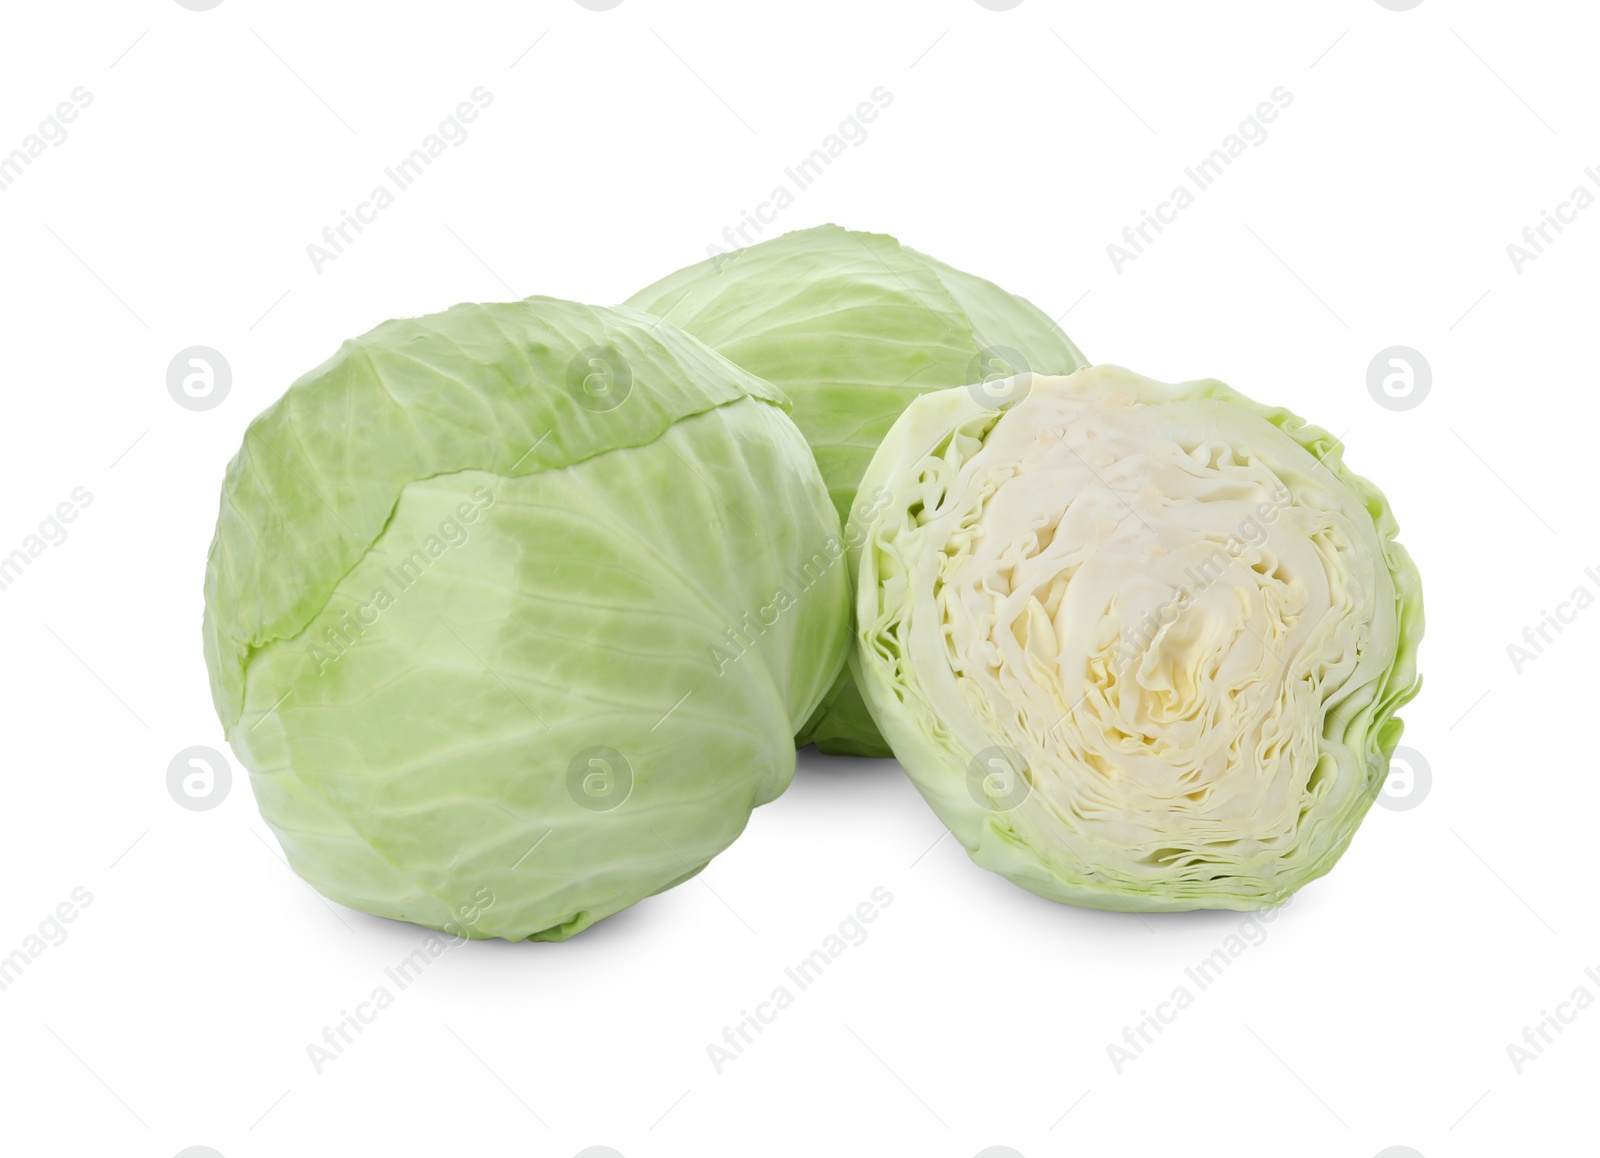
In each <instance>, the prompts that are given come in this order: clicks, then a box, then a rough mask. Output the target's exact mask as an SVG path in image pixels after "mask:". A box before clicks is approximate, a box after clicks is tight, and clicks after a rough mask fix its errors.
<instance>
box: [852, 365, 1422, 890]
mask: <svg viewBox="0 0 1600 1158" xmlns="http://www.w3.org/2000/svg"><path fill="white" fill-rule="evenodd" d="M997 398H999V399H1002V400H1003V401H1002V404H1001V407H1000V408H999V409H996V408H995V399H997ZM862 490H863V493H869V492H872V493H883V494H886V495H887V496H889V498H888V500H887V511H886V513H885V514H884V515H883V516H880V517H879V519H878V520H877V522H876V524H875V525H874V527H873V528H872V529H871V530H870V531H869V532H868V533H867V534H866V535H865V536H864V540H865V541H864V543H863V544H862V546H861V547H860V548H858V549H857V550H856V552H855V555H854V559H855V563H856V567H857V580H858V586H857V592H856V598H857V604H856V614H857V621H858V624H859V626H858V629H857V640H856V646H855V648H854V651H853V655H852V659H851V663H852V667H853V669H854V671H855V674H856V678H857V680H858V682H859V683H860V685H861V687H862V689H863V692H864V694H865V698H866V701H867V703H868V706H869V707H870V708H871V710H872V713H873V716H874V718H875V719H876V720H877V722H878V724H879V726H880V727H881V728H882V729H883V732H884V734H885V735H886V736H887V737H888V739H889V741H890V743H891V744H892V745H893V747H894V749H895V752H896V754H897V755H898V756H899V758H900V761H901V763H902V764H903V765H904V767H905V768H906V771H907V772H908V773H909V774H910V776H911V777H912V779H913V780H914V781H915V783H916V785H917V787H918V788H919V790H920V791H921V792H922V794H923V795H924V797H925V798H926V799H927V800H928V802H929V803H930V804H931V805H932V807H933V808H934V810H935V812H937V813H938V815H939V816H940V818H941V819H942V820H943V821H944V822H945V823H946V824H947V825H948V826H949V827H950V828H951V830H952V831H953V832H954V834H955V835H956V836H957V837H958V838H959V839H960V840H961V842H962V844H963V845H965V846H966V848H967V849H968V851H969V853H970V854H971V856H972V857H973V859H974V860H976V861H977V862H978V863H980V864H982V865H984V866H985V867H988V868H991V869H993V870H995V871H997V872H1000V873H1002V874H1004V875H1006V876H1008V877H1010V878H1011V879H1012V880H1014V881H1016V882H1017V883H1019V884H1021V885H1023V886H1024V887H1026V888H1029V889H1031V890H1033V891H1034V892H1037V893H1040V894H1042V895H1044V896H1047V897H1051V898H1053V899H1056V900H1060V901H1066V902H1070V903H1073V904H1079V905H1087V906H1092V907H1097V908H1106V909H1130V910H1135V911H1151V910H1157V911H1159V910H1180V909H1192V908H1225V909H1241V910H1247V909H1256V908H1261V907H1265V906H1270V905H1273V904H1276V903H1278V902H1280V901H1282V900H1283V899H1284V898H1285V897H1287V896H1288V895H1289V894H1290V893H1291V892H1293V891H1294V890H1295V889H1297V888H1299V887H1300V886H1301V885H1303V884H1305V883H1306V882H1307V881H1310V880H1312V879H1315V878H1316V877H1318V876H1320V875H1322V874H1323V873H1325V872H1327V871H1328V869H1329V868H1331V867H1332V865H1333V864H1334V862H1335V861H1336V860H1337V859H1338V858H1339V856H1340V855H1341V854H1342V853H1343V851H1344V850H1345V848H1346V846H1347V845H1348V844H1349V841H1350V839H1351V836H1352V835H1353V834H1354V832H1355V829H1356V827H1357V825H1358V824H1359V823H1360V821H1361V819H1362V817H1363V815H1364V814H1365V813H1366V811H1367V809H1368V807H1369V806H1370V805H1371V804H1372V802H1373V800H1374V798H1375V796H1376V794H1377V792H1378V791H1379V789H1380V788H1381V786H1382V783H1383V780H1384V778H1385V776H1386V775H1387V771H1388V761H1389V756H1390V754H1391V753H1392V752H1393V750H1394V747H1395V745H1396V744H1397V742H1398V740H1399V736H1400V729H1401V723H1400V721H1399V720H1398V719H1396V718H1395V717H1394V713H1395V710H1396V709H1397V708H1398V707H1400V706H1401V704H1403V703H1404V702H1406V701H1407V700H1409V699H1410V698H1411V697H1412V696H1413V695H1414V694H1415V693H1416V690H1417V686H1418V683H1417V676H1416V651H1417V644H1418V641H1419V639H1420V637H1421V633H1422V602H1421V590H1420V582H1419V579H1418V576H1417V572H1416V568H1415V566H1414V565H1413V563H1412V561H1411V559H1410V556H1409V555H1408V554H1407V553H1406V551H1405V550H1404V549H1403V548H1402V547H1401V546H1400V545H1399V544H1398V543H1397V542H1396V541H1395V534H1396V531H1397V527H1396V523H1395V520H1394V517H1393V515H1392V513H1391V512H1390V510H1389V507H1388V504H1387V502H1386V501H1385V500H1384V498H1383V496H1382V495H1381V494H1380V493H1379V492H1378V490H1377V489H1376V488H1375V487H1373V486H1372V484H1370V483H1368V482H1367V481H1366V480H1364V479H1362V478H1360V477H1359V476H1356V475H1354V474H1352V473H1351V472H1350V471H1349V470H1348V469H1347V468H1346V467H1345V466H1344V465H1343V461H1342V457H1341V448H1340V447H1339V445H1338V443H1337V441H1336V440H1335V439H1333V438H1332V437H1331V436H1329V435H1328V434H1327V433H1326V432H1324V431H1322V430H1319V429H1317V428H1315V427H1312V426H1308V425H1306V424H1304V423H1303V422H1302V421H1301V420H1300V419H1298V418H1296V417H1295V416H1294V415H1292V414H1290V413H1289V412H1287V411H1284V410H1281V409H1272V408H1268V407H1265V406H1261V405H1259V404H1257V403H1255V402H1252V401H1250V400H1249V399H1247V398H1245V397H1244V396H1242V395H1240V394H1238V393H1237V392H1235V391H1233V390H1231V389H1229V388H1228V387H1227V386H1224V385H1223V384H1221V383H1219V382H1214V381H1203V382H1190V383H1185V384H1182V385H1167V384H1163V383H1159V382H1155V381H1153V380H1150V379H1147V378H1143V377H1140V376H1139V375H1136V374H1133V373H1131V372H1129V371H1127V370H1124V369H1121V368H1119V367H1114V366H1104V367H1095V368H1090V369H1085V370H1080V371H1078V372H1077V373H1074V374H1072V375H1070V376H1065V377H1044V376H1039V375H1019V376H1018V377H1016V378H1014V379H1012V380H1011V382H1010V383H1009V384H1008V387H1007V389H1006V390H999V391H997V390H993V389H991V390H990V391H988V392H987V393H985V392H980V391H971V390H962V389H957V390H946V391H940V392H938V393H935V394H930V395H926V396H924V397H922V398H919V399H918V400H916V401H915V402H913V403H912V404H911V406H910V408H909V409H908V410H907V411H906V413H905V414H904V415H903V416H902V417H901V419H900V421H899V422H898V423H897V424H896V425H895V427H894V429H893V430H892V431H891V432H890V433H889V435H888V437H887V438H886V439H885V441H884V444H883V446H882V447H881V448H880V449H879V451H878V454H877V456H876V457H875V458H874V460H873V462H872V464H871V466H870V467H869V468H868V470H867V472H866V475H865V477H864V479H863V481H862Z"/></svg>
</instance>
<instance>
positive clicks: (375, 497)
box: [204, 298, 849, 940]
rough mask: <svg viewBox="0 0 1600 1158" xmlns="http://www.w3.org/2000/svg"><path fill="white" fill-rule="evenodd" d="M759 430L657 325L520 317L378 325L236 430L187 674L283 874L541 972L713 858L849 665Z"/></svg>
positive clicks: (745, 384)
mask: <svg viewBox="0 0 1600 1158" xmlns="http://www.w3.org/2000/svg"><path fill="white" fill-rule="evenodd" d="M784 405H785V403H784V401H783V399H782V395H781V394H780V393H779V392H778V391H776V390H774V389H773V388H772V387H771V386H770V385H768V384H767V383H765V382H763V381H761V380H760V379H758V378H755V377H753V376H751V375H750V374H748V373H746V372H745V371H743V370H741V369H740V368H739V367H737V366H735V365H734V364H733V363H731V362H729V361H727V360H726V359H724V358H722V357H721V356H720V355H718V354H716V353H714V352H713V351H711V350H709V349H707V348H706V347H705V346H703V345H701V344H700V343H699V342H697V341H696V340H695V339H693V338H691V337H688V336H687V335H685V334H682V333H680V332H679V331H678V330H676V329H674V328H673V327H672V326H670V325H668V324H666V323H663V322H660V321H659V320H657V319H655V318H652V317H649V316H647V315H644V314H641V313H639V312H638V311H635V310H629V309H616V310H606V309H596V308H592V307H589V306H581V305H576V304H573V303H571V302H561V301H555V300H552V299H548V298H532V299H529V300H528V301H526V302H522V303H513V304H509V305H482V306H479V305H462V306H456V307H455V308H453V309H451V310H449V311H447V312H445V313H442V314H437V315H434V316H431V317H424V318H413V319H408V320H403V321H393V322H388V323H385V324H384V325H381V326H379V327H378V328H377V329H375V330H373V331H372V332H370V333H368V334H366V335H364V336H362V337H360V338H357V339H355V340H353V341H350V342H346V343H345V344H344V345H343V346H342V347H341V348H340V349H339V351H338V353H337V354H335V355H334V356H333V357H332V358H331V359H330V360H329V361H327V362H325V363H324V364H323V365H321V366H319V367H318V368H317V369H315V370H313V371H312V372H311V373H309V374H307V375H306V376H305V377H303V378H301V379H300V380H299V381H298V382H296V383H295V384H294V385H293V386H291V387H290V388H289V391H288V393H287V394H285V395H284V396H283V398H281V399H280V400H279V401H278V402H276V403H275V404H273V406H271V407H270V408H269V409H268V410H267V411H266V412H265V413H263V414H262V415H261V416H260V417H258V418H257V419H256V420H255V421H254V422H252V423H251V424H250V427H249V429H248V430H247V431H246V433H245V439H244V447H243V449H242V450H241V451H240V452H239V455H238V457H236V458H235V459H234V460H233V462H232V463H231V464H230V465H229V467H228V473H227V479H226V482H225V483H224V486H223V493H222V509H221V514H220V517H219V519H218V523H217V534H216V539H215V541H214V542H213V544H212V547H211V554H210V558H209V560H208V563H207V568H206V586H205V627H204V634H205V654H206V663H207V666H208V667H209V669H210V672H211V688H212V695H213V698H214V699H215V702H216V707H217V712H218V714H219V715H220V716H221V718H222V723H223V726H224V728H225V729H226V731H227V735H228V740H229V742H230V743H231V744H232V745H233V748H234V750H235V752H237V753H238V755H239V758H240V759H241V760H242V761H243V762H244V763H245V764H246V765H247V766H248V767H249V769H250V772H251V784H252V786H253V787H254V789H255V793H256V798H257V801H258V802H259V804H260V806H261V812H262V815H263V816H264V817H265V818H266V820H267V823H268V824H269V825H270V826H271V827H272V829H273V831H274V832H275V833H276V834H277V836H278V840H279V842H280V843H281V844H282V845H283V849H284V852H285V853H286V854H287V855H288V859H289V863H290V864H291V865H292V866H293V867H294V869H295V871H296V872H298V873H299V874H300V875H301V876H302V877H304V878H305V879H306V880H307V881H309V882H310V883H311V884H312V885H313V886H315V887H316V889H317V890H318V891H319V892H321V893H323V894H324V895H326V896H328V897H331V898H333V899H334V900H337V901H340V902H342V903H344V904H347V905H351V906H354V907H355V908H358V909H364V910H366V911H367V912H371V913H378V914H381V915H383V916H388V917H396V918H400V919H402V920H407V921H414V922H416V923H418V924H422V925H427V926H430V927H433V928H437V929H445V930H448V931H450V932H452V933H455V934H458V935H461V936H467V937H505V938H511V939H516V938H524V937H529V938H532V939H535V940H560V939H563V938H566V937H568V936H571V935H572V934H573V933H576V932H578V931H579V930H581V929H584V928H586V927H587V926H589V925H590V924H592V923H593V922H595V921H597V920H599V919H601V918H602V917H605V916H607V915H609V914H611V913H615V912H617V911H618V910H619V909H622V908H624V907H626V906H628V905H631V904H632V903H634V902H635V901H637V900H639V899H641V898H642V897H646V896H649V895H650V894H652V893H655V892H659V891H661V890H662V889H665V888H668V887H670V886H672V885H674V884H676V883H678V882H680V881H683V880H685V879H687V878H688V877H691V876H693V875H694V874H695V873H697V872H699V871H700V870H701V869H702V868H703V867H704V866H705V865H706V863H707V862H708V861H709V860H710V859H711V858H712V857H713V856H715V855H716V854H717V853H718V852H720V851H722V849H724V848H726V847H727V846H728V844H729V843H731V842H732V841H733V839H734V838H735V837H736V836H738V835H739V833H740V831H742V830H743V828H744V826H745V822H746V821H747V820H748V819H749V815H750V810H751V809H752V808H754V807H755V806H756V805H758V804H763V803H766V802H767V801H769V800H772V799H773V798H775V797H776V796H778V795H779V794H780V793H781V792H782V791H783V790H784V788H785V787H786V786H787V785H788V783H789V780H790V778H791V776H792V775H793V771H794V761H795V756H794V744H793V739H792V737H793V735H794V732H795V730H796V729H797V728H798V727H799V726H800V725H801V724H802V723H804V722H805V720H806V719H807V717H808V716H809V715H810V714H811V712H812V711H813V710H814V709H815V707H816V705H817V703H818V702H819V701H820V699H821V697H822V695H823V693H824V692H825V691H826V690H827V689H828V688H829V687H830V686H831V685H832V684H833V682H834V680H835V677H836V676H837V674H838V672H839V670H840V666H841V664H842V663H843V662H844V651H845V648H846V646H847V644H848V638H849V633H848V622H849V606H848V581H847V577H846V572H845V566H844V564H843V563H842V562H840V561H839V560H840V558H841V556H842V555H843V553H844V546H843V544H842V542H841V540H840V528H839V521H838V518H837V516H836V515H835V514H834V511H833V506H832V504H831V503H829V501H828V496H827V492H826V490H825V489H824V488H823V484H822V479H821V477H820V476H819V475H818V473H817V469H816V465H815V464H814V463H813V461H812V459H811V454H810V451H809V450H807V448H806V444H805V440H804V439H803V438H802V437H801V436H800V432H799V431H798V430H796V429H795V427H794V424H793V423H792V422H790V421H789V419H788V418H787V417H786V416H785V414H784V411H783V407H784Z"/></svg>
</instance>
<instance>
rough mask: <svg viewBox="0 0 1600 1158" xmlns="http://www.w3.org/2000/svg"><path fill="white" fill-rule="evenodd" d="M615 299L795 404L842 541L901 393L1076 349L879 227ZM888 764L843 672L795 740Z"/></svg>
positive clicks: (721, 260) (700, 268)
mask: <svg viewBox="0 0 1600 1158" xmlns="http://www.w3.org/2000/svg"><path fill="white" fill-rule="evenodd" d="M628 304H629V305H631V306H637V307H638V308H640V309H642V310H647V311H649V312H650V313H652V314H657V315H659V316H660V317H663V318H666V319H667V320H668V321H670V322H672V323H673V324H674V325H676V326H678V327H679V328H681V329H683V330H686V331H688V332H689V333H691V334H693V335H694V336H695V337H697V338H699V339H700V340H701V341H703V342H705V343H706V344H708V345H710V346H711V347H713V348H714V349H716V350H717V351H719V352H720V353H722V354H725V355H726V356H727V357H729V358H731V359H733V361H735V362H737V363H738V364H739V365H740V366H743V367H744V368H745V369H746V370H749V371H750V372H751V373H753V374H756V375H759V376H760V377H762V378H765V379H766V380H767V381H769V382H771V383H773V384H774V385H776V386H777V387H778V388H779V389H781V390H782V391H784V393H786V394H787V395H788V396H789V397H790V398H791V399H793V401H794V410H793V416H794V421H795V424H796V425H797V426H799V427H800V430H801V431H802V432H803V433H804V434H805V436H806V441H807V442H809V443H810V444H811V449H812V450H813V451H814V452H815V453H816V457H817V465H818V466H819V467H821V469H822V477H823V480H824V481H825V482H826V483H827V485H828V493H829V494H830V495H831V496H832V497H833V502H834V506H835V508H836V509H837V510H838V512H839V517H840V519H841V520H842V521H843V522H844V523H845V531H846V534H847V535H849V536H851V537H854V535H855V534H857V533H859V531H858V528H862V529H864V528H865V527H868V526H870V525H871V524H872V522H873V521H874V520H875V519H876V518H877V517H878V514H879V513H880V506H879V504H878V501H877V498H876V496H873V495H871V494H869V493H868V492H866V491H862V492H861V495H860V497H859V499H858V497H857V488H858V486H859V484H860V482H861V475H862V472H863V471H865V470H866V468H867V463H868V462H870V461H871V459H872V453H873V451H875V450H876V449H877V447H878V443H879V442H881V441H882V439H883V436H884V435H885V434H887V433H888V431H889V427H890V426H891V425H892V424H893V423H894V420H895V419H896V418H898V417H899V416H900V413H901V412H902V411H903V410H905V408H906V406H907V405H908V404H909V403H910V402H911V400H912V399H913V398H916V397H917V396H918V395H920V394H925V393H927V392H928V391H930V390H939V389H943V388H946V387H951V386H964V385H967V384H969V383H977V382H984V381H992V380H996V379H1004V378H1008V377H1010V376H1011V375H1012V374H1015V373H1017V372H1019V371H1023V370H1035V371H1040V372H1043V373H1050V374H1067V373H1071V372H1072V371H1073V370H1076V369H1077V368H1078V367H1080V366H1083V365H1085V359H1084V357H1083V354H1082V353H1080V352H1079V350H1078V348H1077V347H1076V346H1074V345H1073V344H1072V341H1071V340H1070V339H1069V338H1068V337H1067V336H1066V334H1064V333H1062V331H1061V329H1060V328H1059V327H1058V326H1056V325H1055V323H1053V322H1052V321H1051V320H1050V319H1049V318H1048V317H1047V316H1045V314H1043V313H1041V312H1040V311H1039V309H1038V308H1037V307H1035V306H1034V305H1033V304H1032V303H1030V302H1028V301H1025V300H1024V299H1022V298H1019V297H1016V296H1014V295H1012V294H1008V293H1006V292H1005V291H1004V290H1002V289H1001V288H1000V287H999V286H997V285H995V284H993V283H992V282H987V281H984V280H983V279H982V278H978V277H973V276H972V275H971V274H967V273H962V272H961V271H960V270H958V269H952V268H951V267H950V266H948V265H945V264H944V263H943V262H939V261H935V260H934V259H933V258H931V257H928V256H927V255H925V254H921V253H918V252H917V251H916V250H914V249H910V248H907V247H906V246H903V245H901V244H900V243H899V242H897V241H896V240H895V239H894V238H892V237H887V236H885V235H883V234H881V233H857V232H852V231H850V230H845V229H841V228H840V227H838V226H837V225H823V226H819V227H817V228H815V229H806V230H801V231H799V232H795V233H788V234H785V235H783V236H782V237H777V238H774V239H773V240H771V241H764V242H762V243H760V244H759V245H753V246H751V247H749V248H748V249H742V250H739V251H737V252H735V253H733V254H724V255H719V256H717V257H714V258H710V259H708V260H706V261H702V262H700V263H698V264H696V265H691V266H689V267H688V268H686V269H682V270H679V271H678V272H677V273H674V274H671V275H670V276H668V277H664V278H662V279H661V280H660V281H658V282H656V283H655V284H654V285H651V286H649V287H647V288H645V289H643V290H640V291H639V292H638V293H636V294H634V295H633V297H631V298H629V299H628ZM796 741H797V743H799V744H801V745H805V744H809V743H815V744H816V745H817V747H818V748H819V749H820V750H821V751H823V752H832V753H842V754H849V755H858V756H889V755H891V754H892V753H891V752H890V750H889V746H888V745H887V744H886V743H885V742H884V740H883V737H882V736H881V735H879V732H878V728H877V726H876V725H875V724H874V723H873V721H872V718H871V717H870V716H869V715H868V714H867V711H866V708H865V705H863V704H862V702H861V697H860V694H859V692H857V690H856V687H855V683H854V680H853V679H852V678H851V676H850V673H849V671H848V670H847V671H844V672H843V673H841V675H840V679H839V682H838V683H837V684H836V685H835V686H834V688H833V689H832V690H831V691H830V692H829V693H828V696H827V698H826V699H825V700H824V702H823V704H822V706H821V707H820V708H819V709H818V711H817V713H816V715H815V717H814V718H813V719H812V720H810V721H809V722H808V723H807V724H806V726H805V728H803V729H802V730H801V732H800V734H799V735H798V736H797V737H796Z"/></svg>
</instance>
